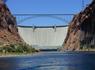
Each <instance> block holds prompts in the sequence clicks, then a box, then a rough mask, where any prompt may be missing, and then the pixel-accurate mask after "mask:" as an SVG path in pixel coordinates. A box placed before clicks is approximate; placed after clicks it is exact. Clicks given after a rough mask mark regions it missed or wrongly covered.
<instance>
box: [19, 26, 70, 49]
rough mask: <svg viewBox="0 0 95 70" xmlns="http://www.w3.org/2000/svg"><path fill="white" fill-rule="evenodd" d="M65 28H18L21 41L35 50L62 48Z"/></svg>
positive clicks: (65, 32)
mask: <svg viewBox="0 0 95 70" xmlns="http://www.w3.org/2000/svg"><path fill="white" fill-rule="evenodd" d="M67 29H68V27H67V26H65V27H64V26H63V27H62V26H61V27H57V26H56V27H54V28H53V27H32V26H29V27H28V26H18V31H19V34H20V36H21V37H22V38H23V40H24V41H25V42H26V43H27V44H29V45H31V46H32V47H34V48H36V49H57V48H60V47H62V44H63V42H64V39H65V37H66V34H67Z"/></svg>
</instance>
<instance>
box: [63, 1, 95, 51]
mask: <svg viewBox="0 0 95 70" xmlns="http://www.w3.org/2000/svg"><path fill="white" fill-rule="evenodd" d="M83 48H86V49H89V48H92V49H93V48H95V0H93V2H92V3H91V4H90V5H89V6H88V7H86V9H84V11H81V12H80V13H79V14H77V15H75V17H74V18H73V20H72V21H71V23H70V25H69V28H68V33H67V37H66V39H65V41H64V47H63V48H62V49H63V50H64V51H76V50H82V49H83Z"/></svg>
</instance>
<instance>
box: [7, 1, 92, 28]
mask: <svg viewBox="0 0 95 70" xmlns="http://www.w3.org/2000/svg"><path fill="white" fill-rule="evenodd" d="M90 2H91V0H84V7H85V6H86V5H87V4H89V3H90ZM6 4H7V5H8V7H9V8H10V10H11V12H12V14H76V13H79V12H80V11H81V10H82V0H8V1H7V2H6ZM55 16H56V15H55ZM27 17H30V16H27ZM27 17H17V20H18V24H19V25H27V26H28V25H30V26H31V25H39V26H42V25H43V26H47V25H66V24H68V23H69V22H70V21H71V19H72V16H62V15H61V16H56V17H60V18H62V19H64V20H66V21H68V22H65V21H64V20H63V21H62V20H59V19H56V18H52V17H49V16H45V17H37V18H31V19H28V20H26V21H23V22H21V21H20V20H22V19H23V18H27Z"/></svg>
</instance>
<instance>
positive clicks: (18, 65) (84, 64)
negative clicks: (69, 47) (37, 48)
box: [0, 52, 95, 70]
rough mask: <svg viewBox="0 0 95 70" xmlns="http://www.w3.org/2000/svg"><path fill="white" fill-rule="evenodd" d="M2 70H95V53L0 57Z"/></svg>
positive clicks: (0, 69)
mask: <svg viewBox="0 0 95 70" xmlns="http://www.w3.org/2000/svg"><path fill="white" fill-rule="evenodd" d="M0 70H95V52H65V53H61V52H41V53H38V54H34V55H32V56H17V57H0Z"/></svg>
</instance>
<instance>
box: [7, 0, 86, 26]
mask: <svg viewBox="0 0 95 70" xmlns="http://www.w3.org/2000/svg"><path fill="white" fill-rule="evenodd" d="M5 1H7V0H5ZM81 3H82V4H81V5H82V6H81V9H84V4H85V1H84V0H81ZM13 15H14V16H15V17H16V18H17V24H18V25H20V24H21V23H23V22H25V21H28V20H31V19H36V18H39V17H50V18H53V19H57V20H60V21H62V22H65V23H69V22H70V21H71V20H68V18H69V19H72V17H73V16H74V15H75V14H70V13H67V14H28V13H26V14H13Z"/></svg>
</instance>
